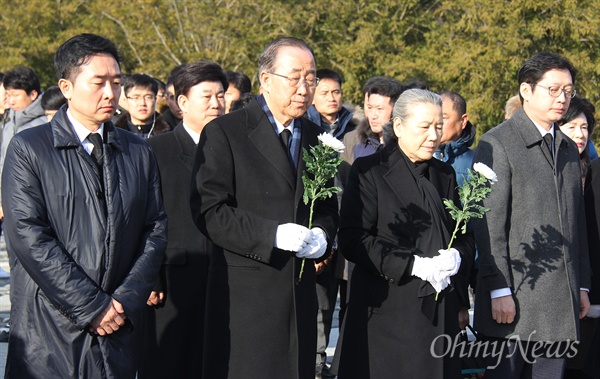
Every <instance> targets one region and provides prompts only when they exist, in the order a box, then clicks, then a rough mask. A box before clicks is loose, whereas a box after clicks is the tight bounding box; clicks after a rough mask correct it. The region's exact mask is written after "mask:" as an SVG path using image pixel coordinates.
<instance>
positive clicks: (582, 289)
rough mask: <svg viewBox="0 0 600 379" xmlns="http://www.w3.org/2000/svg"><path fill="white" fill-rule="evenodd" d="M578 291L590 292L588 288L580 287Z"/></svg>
mask: <svg viewBox="0 0 600 379" xmlns="http://www.w3.org/2000/svg"><path fill="white" fill-rule="evenodd" d="M579 290H580V291H585V292H590V289H589V288H583V287H581V288H580V289H579Z"/></svg>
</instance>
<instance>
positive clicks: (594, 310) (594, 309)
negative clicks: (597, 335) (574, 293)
mask: <svg viewBox="0 0 600 379" xmlns="http://www.w3.org/2000/svg"><path fill="white" fill-rule="evenodd" d="M585 317H589V318H600V305H597V304H595V305H592V306H591V307H590V310H589V311H588V313H587V314H586V315H585Z"/></svg>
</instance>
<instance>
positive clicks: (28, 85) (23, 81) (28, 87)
mask: <svg viewBox="0 0 600 379" xmlns="http://www.w3.org/2000/svg"><path fill="white" fill-rule="evenodd" d="M2 84H3V85H4V89H10V88H12V89H21V90H24V91H25V92H27V94H28V95H30V94H31V92H33V91H37V93H38V94H40V93H41V92H42V90H41V88H40V79H39V78H38V76H37V75H36V74H35V71H33V70H32V69H30V68H28V67H23V66H19V67H15V68H13V69H12V70H10V71H8V72H7V73H5V74H4V78H3V79H2Z"/></svg>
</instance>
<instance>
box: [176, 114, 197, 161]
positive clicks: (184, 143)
mask: <svg viewBox="0 0 600 379" xmlns="http://www.w3.org/2000/svg"><path fill="white" fill-rule="evenodd" d="M173 134H174V136H175V140H176V141H177V144H178V145H179V152H178V153H177V158H179V159H180V160H181V161H182V162H183V165H184V166H185V167H186V168H187V169H188V170H189V171H190V172H192V169H193V167H194V158H195V155H196V144H195V143H194V140H193V139H192V137H191V136H190V135H189V134H188V132H186V131H185V129H184V128H183V124H182V123H181V122H180V123H179V124H178V125H177V126H176V127H175V129H173Z"/></svg>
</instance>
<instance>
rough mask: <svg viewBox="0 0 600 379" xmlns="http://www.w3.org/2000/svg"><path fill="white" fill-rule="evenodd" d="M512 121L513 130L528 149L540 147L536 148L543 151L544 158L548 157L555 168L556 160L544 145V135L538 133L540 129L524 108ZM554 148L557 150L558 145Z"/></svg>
mask: <svg viewBox="0 0 600 379" xmlns="http://www.w3.org/2000/svg"><path fill="white" fill-rule="evenodd" d="M510 120H511V122H512V124H513V125H512V126H513V128H514V129H515V130H516V131H517V133H519V135H520V136H521V139H522V140H523V143H524V144H525V146H526V147H527V148H531V147H534V146H535V145H538V146H537V147H534V148H538V149H541V150H542V154H543V155H544V157H546V161H547V162H548V164H549V165H550V167H554V160H553V159H552V156H551V155H550V152H549V151H548V149H547V148H546V146H545V144H544V139H543V138H542V135H541V134H540V132H539V131H538V128H537V127H536V126H535V124H534V123H533V121H531V119H530V118H529V116H527V114H526V113H525V111H523V108H521V109H519V110H518V111H517V113H515V114H514V116H513V117H512V118H511V119H510ZM554 146H555V149H556V143H555V144H554Z"/></svg>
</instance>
